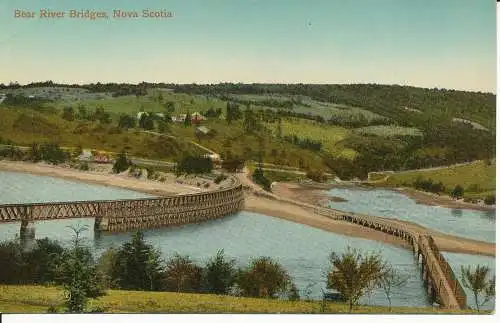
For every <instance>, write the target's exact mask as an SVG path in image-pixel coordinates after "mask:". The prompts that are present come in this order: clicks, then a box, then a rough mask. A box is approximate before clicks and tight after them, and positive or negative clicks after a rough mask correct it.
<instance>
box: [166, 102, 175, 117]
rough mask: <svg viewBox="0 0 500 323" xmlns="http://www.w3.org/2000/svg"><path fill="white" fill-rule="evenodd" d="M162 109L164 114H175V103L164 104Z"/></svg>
mask: <svg viewBox="0 0 500 323" xmlns="http://www.w3.org/2000/svg"><path fill="white" fill-rule="evenodd" d="M163 107H164V108H165V110H166V112H167V113H168V114H172V113H174V112H175V103H174V102H172V101H168V102H166V103H165V104H164V105H163Z"/></svg>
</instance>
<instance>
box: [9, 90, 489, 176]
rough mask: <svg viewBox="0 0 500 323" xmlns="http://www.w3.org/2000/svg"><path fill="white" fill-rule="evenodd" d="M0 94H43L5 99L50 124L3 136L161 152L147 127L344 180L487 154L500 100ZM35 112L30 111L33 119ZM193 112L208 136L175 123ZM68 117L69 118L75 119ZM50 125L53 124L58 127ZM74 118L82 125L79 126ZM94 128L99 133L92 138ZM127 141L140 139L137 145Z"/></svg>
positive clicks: (21, 126) (274, 93)
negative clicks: (143, 116)
mask: <svg viewBox="0 0 500 323" xmlns="http://www.w3.org/2000/svg"><path fill="white" fill-rule="evenodd" d="M2 91H5V92H6V93H8V94H10V95H20V94H22V95H29V96H35V97H37V96H38V97H37V98H38V99H39V100H40V101H39V102H38V103H37V102H35V103H33V102H31V101H30V100H26V99H23V98H20V99H17V100H12V99H9V100H6V101H5V102H4V103H3V104H2V106H9V102H10V103H16V104H15V105H12V104H11V105H10V107H11V109H12V108H15V109H17V110H19V111H23V110H22V109H25V108H26V107H29V108H31V109H34V110H36V111H37V112H40V113H43V114H44V117H45V118H47V119H49V120H50V122H49V124H47V123H43V122H41V121H40V122H39V120H35V121H33V120H31V119H30V118H28V117H23V118H18V117H16V118H17V119H16V120H17V123H16V124H15V125H14V121H16V120H11V121H10V123H11V124H13V125H12V126H10V127H11V128H13V127H14V126H16V128H15V129H14V130H15V132H14V133H12V134H11V133H10V130H9V129H11V128H9V127H8V128H7V130H4V131H3V133H0V136H2V137H4V138H7V139H9V140H12V141H14V142H20V141H22V142H24V143H27V142H29V141H31V140H33V139H34V138H36V137H38V136H41V137H42V138H47V137H51V138H52V136H53V137H54V138H55V140H58V141H61V142H63V141H71V142H75V141H77V140H76V139H75V138H74V137H72V136H69V137H66V136H60V135H58V133H59V131H60V130H61V131H62V133H68V131H66V130H64V129H63V128H68V127H69V128H72V129H73V130H70V131H69V132H74V131H77V132H78V131H81V132H82V136H81V137H82V139H81V140H80V141H81V142H82V145H83V146H85V145H86V144H92V146H93V147H94V146H95V145H104V146H106V148H108V149H110V150H113V149H115V150H116V149H121V148H122V147H123V148H127V149H132V148H133V147H134V148H133V149H135V151H137V152H140V153H141V154H143V155H144V156H146V155H147V154H150V155H151V154H153V155H155V154H154V153H148V151H149V150H150V149H149V150H148V149H145V148H146V147H149V148H151V149H161V148H159V147H162V146H163V145H162V144H156V145H155V144H150V143H148V144H144V143H142V144H141V143H139V142H142V141H141V140H143V139H137V138H139V137H141V136H142V135H143V134H141V133H140V131H141V130H144V129H145V128H147V129H148V130H153V131H156V132H160V133H164V134H167V135H168V136H169V137H168V138H170V139H171V140H173V138H177V140H175V141H177V143H178V144H179V145H181V144H183V143H186V144H187V145H188V147H191V146H190V145H189V144H188V143H187V142H189V141H197V142H199V143H200V144H202V145H203V146H206V147H207V148H209V149H211V150H214V151H216V152H218V153H220V154H221V155H222V156H223V157H224V156H226V155H228V154H231V155H237V156H241V157H243V158H244V159H247V160H249V159H251V160H254V161H257V160H258V159H260V158H262V160H263V161H264V162H267V163H273V164H278V165H282V166H291V167H296V168H300V169H302V170H304V171H306V170H308V169H319V170H323V171H327V172H331V173H335V174H336V175H337V176H339V177H340V178H342V179H352V178H356V177H357V178H361V179H364V178H366V177H367V174H368V173H369V172H374V171H386V170H393V171H404V170H411V169H419V168H428V167H435V166H446V165H452V164H457V163H463V162H470V161H474V160H486V159H491V158H492V157H493V156H494V153H495V129H496V126H495V96H494V95H493V94H489V93H474V92H463V91H453V90H444V89H423V88H415V87H408V86H397V85H393V86H388V85H375V84H352V85H312V84H292V85H285V84H228V83H227V84H215V85H196V84H190V85H182V84H181V85H177V84H164V83H159V84H151V83H140V84H137V85H134V84H113V83H112V84H99V83H98V84H88V85H70V86H68V85H61V84H54V83H52V82H44V83H37V84H31V85H27V86H24V87H20V86H17V87H16V86H13V87H12V88H10V87H8V86H4V89H3V90H2ZM228 108H231V109H235V112H234V113H235V115H234V116H233V117H232V118H233V120H232V121H231V122H229V121H227V122H226V119H227V118H228ZM31 109H30V110H25V114H27V115H28V116H29V114H30V113H31V112H29V111H31ZM139 112H148V113H150V115H151V116H154V120H150V121H151V122H150V123H149V124H148V125H144V124H141V122H139V120H138V118H137V115H138V113H139ZM193 112H200V113H202V114H205V115H206V116H207V120H205V121H202V122H201V125H203V126H205V127H207V128H208V129H209V130H213V131H212V133H211V135H210V136H196V134H195V129H196V127H195V125H189V126H186V125H184V124H183V123H182V122H180V123H172V122H170V117H171V116H174V117H175V116H178V115H179V114H186V113H193ZM4 113H5V110H3V111H2V114H4ZM155 113H161V114H162V115H163V117H157V116H156V114H155ZM97 114H99V117H98V118H97V119H96V117H95V115H97ZM55 115H58V117H59V118H58V119H57V120H56V119H55V118H56V116H55ZM92 115H94V117H93V119H92V120H90V119H89V118H90V117H89V116H92ZM61 116H63V117H64V119H66V120H72V121H71V123H70V124H69V125H68V124H67V122H65V121H66V120H62V118H61ZM103 117H104V121H103V120H101V119H102V118H103ZM6 118H7V119H9V118H12V117H10V116H9V115H7V116H6ZM99 118H101V119H99ZM123 118H126V119H127V120H128V122H132V124H133V125H130V126H127V128H130V129H129V130H128V131H125V130H116V129H117V128H118V127H117V125H120V122H121V121H120V120H122V119H123ZM162 118H163V119H162ZM61 120H62V121H61ZM30 122H31V123H33V124H35V125H37V127H38V128H37V129H38V130H37V131H38V133H33V129H30V126H29V124H30ZM37 122H38V123H37ZM53 124H56V127H51V125H53ZM75 124H78V127H80V128H78V129H75V128H76V126H75ZM248 127H250V128H252V129H250V130H249V129H247V128H248ZM56 129H57V130H56ZM114 131H122V132H128V133H131V134H133V136H136V137H137V138H135V139H134V137H133V136H132V135H130V136H131V137H130V138H128V139H124V138H120V137H122V136H123V134H114V133H113V132H114ZM21 133H23V134H21ZM88 133H92V134H93V136H92V137H93V138H87V137H86V134H88ZM108 135H109V138H108ZM111 135H112V136H111ZM113 136H114V137H113ZM128 136H129V135H127V137H128ZM63 137H64V138H63ZM158 138H161V137H158ZM158 138H157V140H158ZM163 138H167V137H163ZM127 140H130V141H132V142H135V143H134V144H133V145H131V144H129V143H128V142H125V141H127ZM144 140H149V139H144ZM168 145H174V144H173V143H168ZM141 150H142V151H141ZM180 150H185V149H184V148H182V147H181V146H178V147H174V148H172V149H170V151H169V152H168V153H167V154H162V155H163V157H164V158H169V156H170V155H174V154H175V153H176V152H178V151H180ZM145 154H146V155H145ZM167 155H168V156H167ZM150 157H152V156H150Z"/></svg>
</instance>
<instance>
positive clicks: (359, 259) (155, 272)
mask: <svg viewBox="0 0 500 323" xmlns="http://www.w3.org/2000/svg"><path fill="white" fill-rule="evenodd" d="M72 229H73V231H74V237H73V240H72V243H71V244H70V245H69V246H66V247H63V246H61V245H60V244H59V243H58V242H57V241H53V240H50V239H47V238H44V239H38V240H35V243H34V245H33V246H32V247H30V248H26V247H25V246H24V247H23V246H22V245H20V243H19V241H17V240H12V241H3V242H0V283H1V284H56V285H60V286H62V287H63V289H64V290H65V306H66V308H67V311H68V312H77V313H80V312H84V311H87V310H88V309H87V305H88V300H89V299H91V298H96V297H99V296H102V295H105V293H106V292H105V291H106V290H107V289H124V290H143V291H171V292H187V293H210V294H218V295H236V296H245V297H258V298H281V299H288V300H292V301H293V300H298V299H300V295H299V290H298V289H297V287H296V285H295V284H294V282H293V279H292V277H291V276H290V274H289V273H288V272H287V270H286V269H285V268H284V267H283V266H282V265H281V264H280V263H279V262H278V261H276V260H274V259H272V258H270V257H257V258H254V259H252V260H251V261H250V262H249V263H248V264H247V266H244V267H238V266H237V265H236V260H235V259H233V258H229V257H227V256H226V255H225V254H224V250H222V249H221V250H219V251H218V252H217V254H216V255H215V256H214V257H212V258H210V259H208V260H207V261H205V263H203V264H199V263H196V262H195V261H193V260H192V259H191V258H189V257H188V256H183V255H179V254H177V253H176V254H174V255H173V256H172V257H170V258H169V259H166V260H165V259H164V258H163V257H162V254H161V252H160V251H159V250H158V249H156V248H154V247H153V246H152V245H150V244H148V243H146V241H145V239H144V234H143V233H142V232H141V231H137V232H136V233H135V234H133V236H132V238H131V240H129V241H126V242H124V243H123V244H122V245H121V246H119V247H118V248H110V249H108V250H107V251H105V252H104V253H103V254H102V255H101V256H100V257H99V258H95V257H94V256H93V255H92V252H91V250H90V248H89V246H88V245H87V244H86V243H85V241H83V239H82V238H81V233H82V232H84V231H85V230H87V229H88V228H87V227H81V228H72ZM329 260H330V264H329V270H328V273H327V276H326V281H325V283H326V287H327V288H329V289H334V290H336V291H338V293H339V294H340V296H341V300H342V301H344V302H345V303H346V304H347V305H348V308H349V312H352V310H353V309H354V308H355V307H356V306H358V305H359V302H360V299H361V298H362V297H363V296H364V295H367V294H370V293H371V292H372V291H373V290H375V289H379V290H382V291H383V292H384V294H385V296H386V298H387V301H388V305H389V310H391V305H392V296H393V294H394V292H395V289H398V288H402V287H404V285H405V284H406V282H407V280H408V278H409V277H407V276H404V275H402V274H401V273H399V272H398V271H397V270H396V269H395V268H394V267H392V266H391V265H390V264H389V263H388V262H386V261H385V260H384V259H383V258H382V257H381V255H380V254H378V253H362V252H361V251H360V250H358V249H352V248H350V247H348V248H347V249H346V250H345V251H344V252H343V253H335V252H333V253H331V254H330V258H329ZM489 274H490V269H489V268H488V267H486V266H477V267H476V268H475V269H474V268H473V267H471V266H469V267H464V266H462V267H461V279H462V284H463V285H464V287H466V288H468V289H469V290H471V291H472V293H473V295H474V298H475V305H476V309H477V310H478V311H479V310H480V308H481V306H483V305H484V304H485V303H486V302H487V301H488V300H490V299H491V298H492V297H494V295H495V285H494V282H495V278H494V277H493V278H490V277H489ZM51 311H55V309H51Z"/></svg>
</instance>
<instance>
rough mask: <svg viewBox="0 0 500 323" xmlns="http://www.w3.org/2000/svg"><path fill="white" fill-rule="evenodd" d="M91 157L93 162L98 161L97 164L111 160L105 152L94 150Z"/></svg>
mask: <svg viewBox="0 0 500 323" xmlns="http://www.w3.org/2000/svg"><path fill="white" fill-rule="evenodd" d="M93 159H94V163H99V164H107V163H111V162H112V160H111V158H110V157H109V156H108V155H107V154H104V153H100V152H95V153H94V158H93Z"/></svg>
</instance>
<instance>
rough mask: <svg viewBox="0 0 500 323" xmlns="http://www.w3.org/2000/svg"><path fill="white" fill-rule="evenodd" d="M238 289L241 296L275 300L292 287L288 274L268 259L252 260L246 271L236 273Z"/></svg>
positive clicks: (276, 263) (279, 265)
mask: <svg viewBox="0 0 500 323" xmlns="http://www.w3.org/2000/svg"><path fill="white" fill-rule="evenodd" d="M237 281H238V287H239V288H240V289H241V291H242V293H243V296H248V297H263V298H276V297H278V296H279V294H286V293H288V292H289V291H290V289H291V287H292V286H293V284H292V282H291V278H290V276H289V275H288V272H287V271H286V270H285V268H283V267H282V266H281V264H279V263H278V262H277V261H274V260H272V259H271V258H269V257H260V258H257V259H255V260H253V261H252V262H251V263H250V264H249V266H248V268H247V269H243V270H240V272H239V273H238V279H237Z"/></svg>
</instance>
